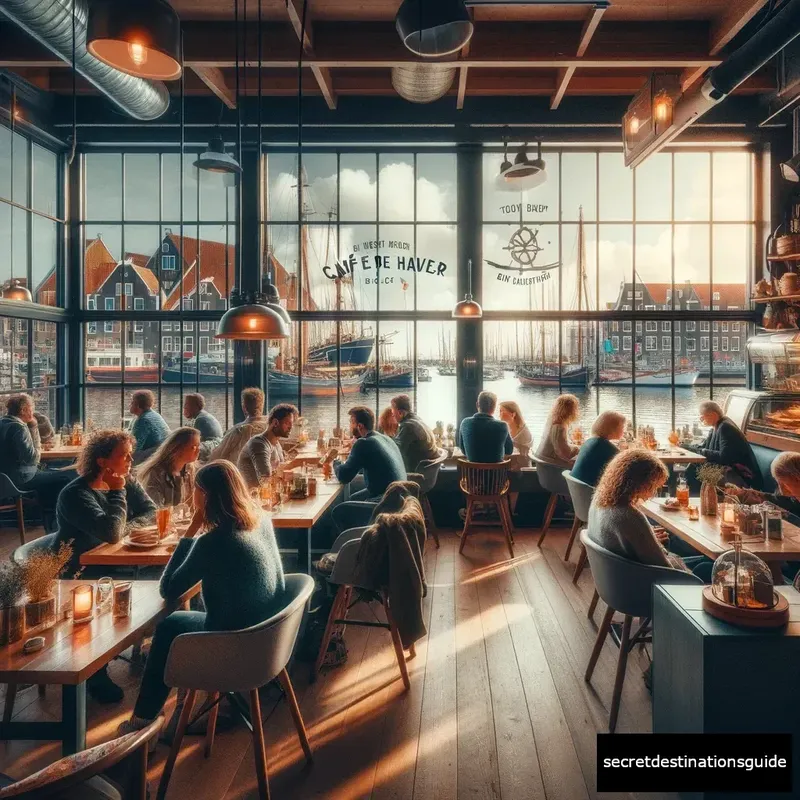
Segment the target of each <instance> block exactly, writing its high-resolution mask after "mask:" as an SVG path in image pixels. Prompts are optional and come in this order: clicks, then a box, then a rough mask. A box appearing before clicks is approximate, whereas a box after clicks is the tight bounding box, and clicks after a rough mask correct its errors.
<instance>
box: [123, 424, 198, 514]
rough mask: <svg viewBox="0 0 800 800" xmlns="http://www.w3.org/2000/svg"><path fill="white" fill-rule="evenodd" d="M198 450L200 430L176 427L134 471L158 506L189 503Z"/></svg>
mask: <svg viewBox="0 0 800 800" xmlns="http://www.w3.org/2000/svg"><path fill="white" fill-rule="evenodd" d="M199 453H200V432H199V431H198V430H196V429H195V428H178V430H176V431H173V432H172V433H171V434H170V435H169V436H168V437H167V440H166V441H165V442H164V444H162V445H161V447H159V448H158V450H156V451H155V453H153V455H152V456H150V458H148V459H147V461H145V462H144V464H142V465H141V466H139V467H137V469H136V474H137V476H138V478H139V480H140V481H141V482H142V486H144V489H145V491H146V492H147V494H148V496H149V497H150V499H151V500H152V501H153V502H154V503H156V504H158V505H159V506H169V507H174V506H179V505H180V504H181V503H188V502H189V500H190V499H191V496H192V491H193V489H194V473H195V470H196V469H197V456H198V455H199Z"/></svg>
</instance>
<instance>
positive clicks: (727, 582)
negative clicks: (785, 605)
mask: <svg viewBox="0 0 800 800" xmlns="http://www.w3.org/2000/svg"><path fill="white" fill-rule="evenodd" d="M711 591H712V592H713V594H714V597H715V598H716V599H717V600H719V602H721V603H725V604H726V605H729V606H735V607H736V608H750V609H769V608H774V607H775V605H776V603H777V600H778V598H777V595H776V593H775V589H774V582H773V580H772V573H771V572H770V569H769V567H768V566H767V565H766V564H765V563H764V562H763V561H762V560H761V559H760V558H759V557H758V556H755V555H753V554H752V553H750V552H748V551H747V550H742V543H741V541H740V540H739V539H738V537H737V540H736V541H735V542H734V545H733V550H728V551H726V552H725V553H723V554H722V555H721V556H720V557H719V558H718V559H717V560H716V561H715V562H714V569H713V570H712V572H711Z"/></svg>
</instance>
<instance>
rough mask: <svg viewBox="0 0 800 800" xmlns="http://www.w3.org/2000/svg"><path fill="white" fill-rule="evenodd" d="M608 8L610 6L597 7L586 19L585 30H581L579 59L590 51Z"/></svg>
mask: <svg viewBox="0 0 800 800" xmlns="http://www.w3.org/2000/svg"><path fill="white" fill-rule="evenodd" d="M606 8H608V6H595V7H594V8H592V9H591V10H590V11H589V16H588V17H586V21H585V22H584V23H583V30H581V40H580V42H579V43H578V53H577V55H578V57H579V58H581V57H582V56H584V55H585V54H586V51H587V50H588V49H589V43H590V42H591V41H592V37H593V36H594V32H595V31H596V30H597V26H598V25H599V24H600V20H601V19H602V18H603V14H605V13H606Z"/></svg>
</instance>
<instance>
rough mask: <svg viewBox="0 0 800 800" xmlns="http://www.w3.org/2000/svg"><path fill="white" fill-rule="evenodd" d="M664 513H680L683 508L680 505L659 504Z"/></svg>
mask: <svg viewBox="0 0 800 800" xmlns="http://www.w3.org/2000/svg"><path fill="white" fill-rule="evenodd" d="M658 505H659V506H660V507H661V510H662V511H680V510H681V507H680V506H679V505H672V504H670V505H667V503H659V504H658Z"/></svg>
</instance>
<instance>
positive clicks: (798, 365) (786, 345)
mask: <svg viewBox="0 0 800 800" xmlns="http://www.w3.org/2000/svg"><path fill="white" fill-rule="evenodd" d="M747 354H748V357H749V359H750V363H751V364H759V365H760V366H761V388H762V389H766V390H767V391H771V392H798V393H800V332H798V331H796V330H795V331H786V332H783V331H779V332H777V333H764V334H760V335H758V336H752V337H751V338H750V339H749V340H748V342H747Z"/></svg>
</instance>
